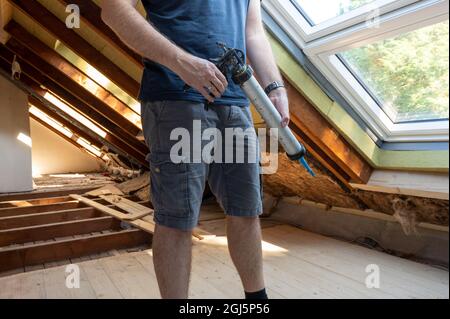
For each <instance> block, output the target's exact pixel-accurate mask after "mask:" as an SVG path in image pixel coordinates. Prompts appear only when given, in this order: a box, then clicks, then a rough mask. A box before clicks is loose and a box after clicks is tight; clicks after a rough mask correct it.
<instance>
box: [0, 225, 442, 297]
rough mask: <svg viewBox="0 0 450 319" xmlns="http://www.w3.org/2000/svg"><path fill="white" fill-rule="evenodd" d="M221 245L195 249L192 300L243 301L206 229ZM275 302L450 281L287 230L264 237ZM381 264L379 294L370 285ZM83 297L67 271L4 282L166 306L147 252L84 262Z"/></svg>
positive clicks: (13, 287)
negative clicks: (69, 284) (370, 269)
mask: <svg viewBox="0 0 450 319" xmlns="http://www.w3.org/2000/svg"><path fill="white" fill-rule="evenodd" d="M202 226H203V227H204V228H205V229H207V230H208V231H210V232H213V233H214V234H217V236H216V237H211V238H206V239H204V240H202V241H197V240H196V241H195V243H194V259H193V273H192V280H191V291H190V297H191V298H242V288H241V286H240V283H239V279H238V275H237V273H236V271H235V269H234V267H233V265H232V263H231V260H230V258H229V255H228V252H227V248H226V238H225V237H224V236H223V228H224V220H223V219H219V220H209V221H203V222H202ZM263 235H264V246H263V247H264V258H265V274H266V281H267V287H268V292H269V295H270V297H271V298H449V274H448V272H446V271H444V270H440V269H436V268H433V267H430V266H427V265H422V264H418V263H415V262H411V261H408V260H404V259H400V258H397V257H393V256H390V255H387V254H384V253H380V252H377V251H372V250H369V249H366V248H363V247H360V246H356V245H352V244H349V243H345V242H341V241H338V240H335V239H331V238H327V237H323V236H320V235H316V234H313V233H309V232H306V231H302V230H300V229H298V228H294V227H291V226H287V225H274V224H266V225H265V227H264V229H263ZM369 264H377V265H378V266H379V267H380V271H381V274H380V275H381V277H380V278H381V287H380V289H368V288H366V285H365V279H366V276H367V273H366V266H367V265H369ZM78 265H79V266H80V270H81V287H80V289H67V288H66V286H65V276H66V273H65V266H61V267H56V268H49V269H43V270H38V271H34V272H29V273H23V274H18V275H14V276H10V277H5V278H0V298H159V293H158V288H157V283H156V278H155V274H154V271H153V264H152V252H151V250H146V251H142V252H135V253H129V254H123V255H118V256H114V257H107V258H103V259H97V260H91V261H85V262H80V263H79V264H78Z"/></svg>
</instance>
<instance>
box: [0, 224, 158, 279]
mask: <svg viewBox="0 0 450 319" xmlns="http://www.w3.org/2000/svg"><path fill="white" fill-rule="evenodd" d="M151 238H152V237H151V235H149V234H147V233H145V232H143V231H141V230H138V229H130V230H125V231H121V232H115V233H109V234H101V235H92V236H89V237H86V238H77V239H69V240H62V241H55V242H49V243H43V244H33V245H30V246H24V247H19V248H4V249H0V260H1V263H0V271H7V270H12V269H17V268H22V267H25V266H33V265H38V264H44V263H48V262H52V261H58V260H64V259H69V258H79V257H83V256H88V255H92V254H95V253H99V252H104V251H108V250H112V249H126V248H131V247H136V246H140V245H144V244H151Z"/></svg>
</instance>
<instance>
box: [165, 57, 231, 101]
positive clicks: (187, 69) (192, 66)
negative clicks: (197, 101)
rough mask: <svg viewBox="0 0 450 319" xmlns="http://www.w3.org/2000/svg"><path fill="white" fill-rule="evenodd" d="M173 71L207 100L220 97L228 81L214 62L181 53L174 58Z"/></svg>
mask: <svg viewBox="0 0 450 319" xmlns="http://www.w3.org/2000/svg"><path fill="white" fill-rule="evenodd" d="M173 71H174V72H175V73H177V74H178V76H179V77H180V78H181V79H182V80H183V81H184V82H185V83H186V84H187V85H189V86H190V87H192V88H194V89H196V90H197V91H198V92H200V93H201V94H202V95H203V96H204V97H205V98H206V99H207V100H208V101H209V102H214V98H220V97H221V96H222V94H223V93H224V92H225V90H226V88H227V86H228V82H227V79H226V78H225V76H224V75H223V74H222V72H220V71H219V69H218V68H217V67H216V66H215V65H214V63H212V62H210V61H208V60H205V59H201V58H197V57H195V56H193V55H190V54H188V53H184V52H183V53H182V54H181V55H180V56H178V57H177V58H176V65H175V66H174V67H173Z"/></svg>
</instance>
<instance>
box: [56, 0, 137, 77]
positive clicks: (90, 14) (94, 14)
mask: <svg viewBox="0 0 450 319" xmlns="http://www.w3.org/2000/svg"><path fill="white" fill-rule="evenodd" d="M59 2H61V3H62V4H63V5H65V6H68V5H69V4H76V5H77V6H78V7H79V8H80V13H81V18H82V20H83V21H84V22H85V23H86V24H88V25H89V26H90V27H91V28H93V29H94V30H95V31H96V32H97V33H98V34H99V35H100V36H101V37H102V38H103V39H105V40H106V41H108V43H109V44H110V45H111V46H113V47H115V48H116V49H118V50H119V51H121V52H122V53H123V54H124V55H126V56H127V57H128V58H129V59H130V61H132V62H134V63H135V64H136V66H138V67H140V68H142V67H143V63H142V57H141V56H140V55H139V54H137V53H136V52H134V51H133V50H131V49H130V48H129V47H128V46H127V45H126V44H125V43H123V42H122V40H121V39H120V38H119V37H118V36H117V35H116V34H115V33H114V31H113V30H111V28H110V27H108V25H106V24H105V23H104V22H103V20H102V17H101V9H100V7H99V6H97V5H96V4H95V3H94V2H93V1H86V0H59Z"/></svg>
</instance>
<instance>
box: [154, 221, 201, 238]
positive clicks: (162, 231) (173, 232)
mask: <svg viewBox="0 0 450 319" xmlns="http://www.w3.org/2000/svg"><path fill="white" fill-rule="evenodd" d="M155 236H157V237H168V238H171V239H181V238H186V237H188V238H189V237H190V236H192V230H182V229H177V228H173V227H167V226H163V225H158V224H156V225H155Z"/></svg>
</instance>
